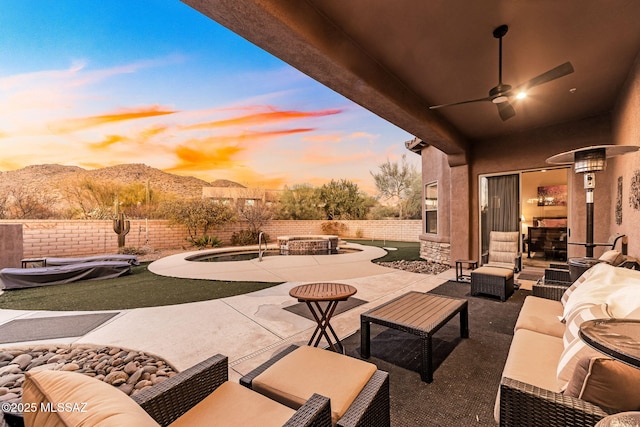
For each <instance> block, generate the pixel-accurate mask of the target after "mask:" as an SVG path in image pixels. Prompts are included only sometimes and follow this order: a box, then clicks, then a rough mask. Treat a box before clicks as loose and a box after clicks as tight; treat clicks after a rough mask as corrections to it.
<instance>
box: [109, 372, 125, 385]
mask: <svg viewBox="0 0 640 427" xmlns="http://www.w3.org/2000/svg"><path fill="white" fill-rule="evenodd" d="M128 379H129V375H127V374H126V373H124V372H122V371H113V372H111V373H109V374H108V375H107V376H106V377H104V382H105V383H107V384H113V385H118V384H122V383H123V382H127V380H128ZM116 382H117V383H118V384H114V383H116Z"/></svg>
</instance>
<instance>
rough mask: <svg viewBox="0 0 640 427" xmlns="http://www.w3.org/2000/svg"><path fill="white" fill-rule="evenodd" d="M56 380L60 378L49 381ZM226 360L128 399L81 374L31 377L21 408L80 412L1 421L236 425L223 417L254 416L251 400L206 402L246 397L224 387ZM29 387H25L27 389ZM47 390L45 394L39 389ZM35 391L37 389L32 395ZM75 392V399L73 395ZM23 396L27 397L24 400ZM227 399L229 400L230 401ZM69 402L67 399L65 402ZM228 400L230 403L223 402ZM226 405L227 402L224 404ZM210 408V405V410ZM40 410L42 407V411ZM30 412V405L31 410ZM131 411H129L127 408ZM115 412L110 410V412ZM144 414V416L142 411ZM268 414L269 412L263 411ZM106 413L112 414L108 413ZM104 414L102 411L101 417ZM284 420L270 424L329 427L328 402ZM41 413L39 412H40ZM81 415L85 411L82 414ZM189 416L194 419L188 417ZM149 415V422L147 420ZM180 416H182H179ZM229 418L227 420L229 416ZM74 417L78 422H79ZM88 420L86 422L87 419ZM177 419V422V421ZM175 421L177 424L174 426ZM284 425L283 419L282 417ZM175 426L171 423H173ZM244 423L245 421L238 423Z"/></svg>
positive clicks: (317, 399)
mask: <svg viewBox="0 0 640 427" xmlns="http://www.w3.org/2000/svg"><path fill="white" fill-rule="evenodd" d="M43 373H44V374H55V375H54V380H55V382H52V381H49V380H50V378H49V379H47V378H44V381H43V378H41V377H36V376H37V375H42V374H43ZM55 376H59V377H60V378H55ZM227 378H228V359H227V357H226V356H223V355H220V354H218V355H216V356H213V357H211V358H209V359H207V360H205V361H203V362H201V363H199V364H197V365H195V366H193V367H191V368H189V369H187V370H185V371H183V372H180V373H179V374H177V375H175V376H173V377H171V378H169V379H167V380H165V381H163V382H161V383H159V384H156V385H154V386H153V387H150V388H148V389H146V390H144V391H142V392H140V393H138V394H136V395H134V396H132V398H129V397H128V396H127V395H125V394H124V393H122V392H121V391H119V390H118V389H117V388H115V387H112V386H111V385H108V384H106V383H104V382H101V381H98V380H95V379H93V378H91V377H88V376H86V375H83V374H78V373H73V372H61V371H47V372H39V373H36V374H34V377H33V378H30V379H27V381H25V392H24V394H23V404H24V405H27V406H25V407H31V406H28V405H36V406H37V407H39V408H42V407H52V408H55V407H56V402H55V401H54V400H52V399H53V398H55V397H60V396H64V397H62V400H60V401H59V402H62V401H64V402H67V401H77V402H86V410H85V411H77V412H76V411H71V412H68V413H65V412H64V411H62V412H60V413H59V414H56V413H55V412H52V413H48V414H41V415H42V416H48V417H49V418H47V419H44V418H38V417H39V416H40V415H34V413H30V414H27V413H25V417H24V419H23V417H22V416H21V415H19V414H5V421H6V423H7V425H9V426H11V427H12V426H23V425H25V424H26V425H45V424H46V425H95V424H96V423H98V424H100V425H105V426H112V425H113V426H116V425H117V426H119V427H123V426H136V427H140V426H147V425H154V426H157V425H161V426H167V425H171V424H173V425H214V424H215V425H237V423H235V422H234V421H230V420H229V418H230V416H229V413H232V412H234V410H235V412H236V413H237V412H239V410H240V409H241V408H242V407H243V405H244V407H246V410H247V411H252V410H253V411H256V410H260V409H264V407H262V408H258V409H256V408H255V407H254V408H251V407H247V406H251V405H253V404H254V403H255V402H256V401H255V400H251V401H250V402H249V401H246V400H244V401H242V400H241V401H239V399H236V398H235V396H237V394H233V393H235V392H232V395H229V394H227V396H226V397H225V399H226V400H223V403H220V402H212V399H211V397H214V399H213V400H214V401H215V400H216V399H215V398H216V397H221V396H220V394H217V395H215V396H211V394H212V393H213V392H214V391H217V390H221V389H222V388H223V387H225V386H235V387H231V388H232V389H234V390H236V391H238V388H239V389H240V392H241V393H240V395H242V394H243V393H244V394H245V395H246V393H247V392H249V391H248V390H247V389H246V388H244V387H241V386H240V385H239V384H237V383H235V384H234V383H230V382H229V381H228V380H227ZM29 383H31V384H29ZM43 384H45V385H49V389H45V386H44V385H43ZM26 387H31V388H32V390H27V389H26ZM34 388H36V389H37V390H35V391H34V390H33V389H34ZM61 388H67V389H69V390H66V391H63V392H62V393H64V394H63V395H61V394H60V393H61V391H60V389H61ZM74 393H75V394H74ZM25 395H28V396H29V397H28V398H27V400H25ZM34 395H37V396H39V397H43V398H45V399H46V400H47V401H46V402H43V401H40V402H39V403H36V402H37V398H36V399H34ZM250 395H255V396H258V397H259V399H261V400H262V401H265V400H266V401H268V399H266V398H264V397H263V396H260V395H259V394H257V393H252V392H250ZM230 396H231V397H230ZM207 397H210V399H209V400H208V401H207V402H204V408H205V409H204V410H203V409H202V408H203V405H199V406H198V404H199V403H201V402H203V401H204V400H205V399H206V398H207ZM69 399H72V400H69ZM229 401H230V402H231V403H229ZM105 402H108V404H107V405H105V406H106V408H105V407H104V406H103V404H104V403H105ZM225 402H227V403H225ZM136 403H137V405H136ZM212 403H213V405H212ZM270 403H271V404H274V405H277V406H282V405H279V404H278V403H276V402H267V404H270ZM43 405H44V406H43ZM216 405H218V406H220V405H222V406H223V408H221V410H220V408H218V410H217V411H215V410H214V411H213V413H223V414H224V418H225V419H224V420H221V419H218V418H215V419H212V416H211V414H212V412H210V410H209V409H208V408H207V406H208V407H209V408H211V407H212V406H216ZM34 407H35V406H34ZM132 407H133V408H132ZM114 408H115V409H114ZM142 409H144V411H142ZM267 409H269V408H267ZM109 410H111V411H113V413H108V411H109ZM101 411H104V412H101ZM286 411H287V412H285V416H286V417H288V416H289V415H288V413H289V411H290V412H293V415H292V416H291V417H290V418H288V421H285V422H284V423H277V424H275V425H285V426H317V427H329V426H331V412H330V402H329V399H328V398H326V397H323V396H320V395H318V394H314V395H313V396H312V397H311V398H310V399H309V400H308V401H307V402H306V403H305V404H304V405H303V406H302V407H300V409H298V410H297V411H295V412H294V411H292V410H290V409H289V408H286ZM40 412H41V411H40ZM81 412H86V414H83V413H81ZM267 413H268V414H269V415H271V414H272V412H269V411H264V412H262V413H258V416H259V417H258V419H255V418H254V419H253V420H252V425H261V426H262V425H274V423H273V420H272V419H269V415H267ZM190 414H195V417H194V416H191V417H190V418H189V415H190ZM52 415H53V416H58V415H59V416H61V417H66V416H67V415H68V416H70V417H71V418H65V419H60V420H57V419H56V420H54V419H52V418H51V416H52ZM149 415H150V416H151V417H149ZM183 415H184V417H183ZM231 416H233V415H231ZM78 417H84V418H82V419H81V420H80V419H79V418H78ZM87 417H88V418H87ZM181 417H182V418H181ZM176 420H177V421H176ZM285 420H286V418H285ZM174 422H175V424H174ZM244 423H246V417H245V419H244V422H243V424H244Z"/></svg>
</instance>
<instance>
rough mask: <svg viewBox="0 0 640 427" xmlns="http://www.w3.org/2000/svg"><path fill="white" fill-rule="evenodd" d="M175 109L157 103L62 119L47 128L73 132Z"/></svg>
mask: <svg viewBox="0 0 640 427" xmlns="http://www.w3.org/2000/svg"><path fill="white" fill-rule="evenodd" d="M176 112H177V111H174V110H168V109H162V108H160V106H158V105H154V106H151V107H146V108H139V109H135V110H133V109H126V110H121V111H116V112H113V113H110V114H105V115H101V116H90V117H82V118H79V119H69V120H63V121H60V122H58V123H54V124H51V125H49V128H50V129H51V130H52V131H54V132H57V133H68V132H75V131H78V130H82V129H87V128H91V127H95V126H99V125H102V124H105V123H115V122H121V121H125V120H135V119H142V118H146V117H155V116H164V115H167V114H174V113H176Z"/></svg>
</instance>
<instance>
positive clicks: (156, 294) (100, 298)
mask: <svg viewBox="0 0 640 427" xmlns="http://www.w3.org/2000/svg"><path fill="white" fill-rule="evenodd" d="M348 241H349V242H352V243H358V244H361V245H370V246H378V247H387V248H396V250H395V251H387V255H385V256H383V257H381V258H377V259H375V260H374V261H376V262H390V261H398V260H407V261H415V260H420V259H421V258H420V243H417V242H396V241H389V240H351V239H350V240H348ZM148 265H149V263H148V262H147V263H142V264H140V265H139V266H135V267H133V268H132V269H131V274H129V275H126V276H122V277H117V278H115V279H105V280H84V281H79V282H74V283H67V284H65V285H53V286H41V287H37V288H27V289H16V290H10V291H5V292H4V293H3V294H2V295H0V308H4V309H13V310H54V311H94V310H124V309H129V308H138V307H156V306H162V305H172V304H183V303H187V302H196V301H207V300H212V299H218V298H225V297H230V296H234V295H240V294H246V293H249V292H254V291H259V290H261V289H266V288H269V287H271V286H275V285H278V284H279V283H267V282H231V281H220V280H200V279H179V278H175V277H166V276H159V275H157V274H153V273H151V272H150V271H149V270H148V269H147V266H148Z"/></svg>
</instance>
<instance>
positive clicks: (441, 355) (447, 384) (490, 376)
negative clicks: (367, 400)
mask: <svg viewBox="0 0 640 427" xmlns="http://www.w3.org/2000/svg"><path fill="white" fill-rule="evenodd" d="M469 290H470V285H469V284H467V283H457V282H454V281H449V282H446V283H444V284H442V285H441V286H439V287H437V288H435V289H434V290H433V291H431V292H432V293H435V294H439V295H448V296H454V297H459V298H466V299H467V300H468V301H469V338H467V339H463V338H460V320H459V316H458V315H457V316H455V317H454V318H453V319H451V320H450V321H449V322H448V323H447V324H446V325H445V326H443V327H442V328H441V329H440V330H439V331H438V332H436V333H435V335H434V337H433V364H434V373H433V382H432V383H431V384H427V383H425V382H422V381H421V380H420V374H419V368H420V339H419V338H418V337H416V336H414V335H411V334H407V333H403V332H400V331H396V330H394V329H388V328H385V327H382V326H379V325H375V324H372V325H371V357H370V358H369V359H367V360H368V361H370V362H372V363H374V364H376V365H377V366H378V369H381V370H383V371H387V372H389V379H390V387H391V425H393V426H394V427H403V426H443V427H444V426H447V427H449V426H456V427H457V426H495V421H494V419H493V405H494V403H495V398H496V392H497V391H498V385H499V384H500V377H501V375H502V369H503V367H504V363H505V360H506V358H507V354H508V352H509V346H510V344H511V339H512V338H513V327H514V325H515V321H516V319H517V317H518V313H519V312H520V308H521V306H522V303H523V302H524V298H525V297H526V296H527V295H530V294H531V293H530V292H529V291H525V290H517V291H515V293H514V294H513V295H512V296H511V298H509V299H508V300H507V301H506V302H500V301H499V300H498V299H494V298H490V297H482V296H478V297H472V296H470V295H469ZM343 344H344V346H345V348H346V352H347V354H349V355H350V356H353V357H357V358H361V356H360V332H359V331H358V332H357V333H356V334H354V335H352V336H350V337H348V338H346V339H344V340H343Z"/></svg>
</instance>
